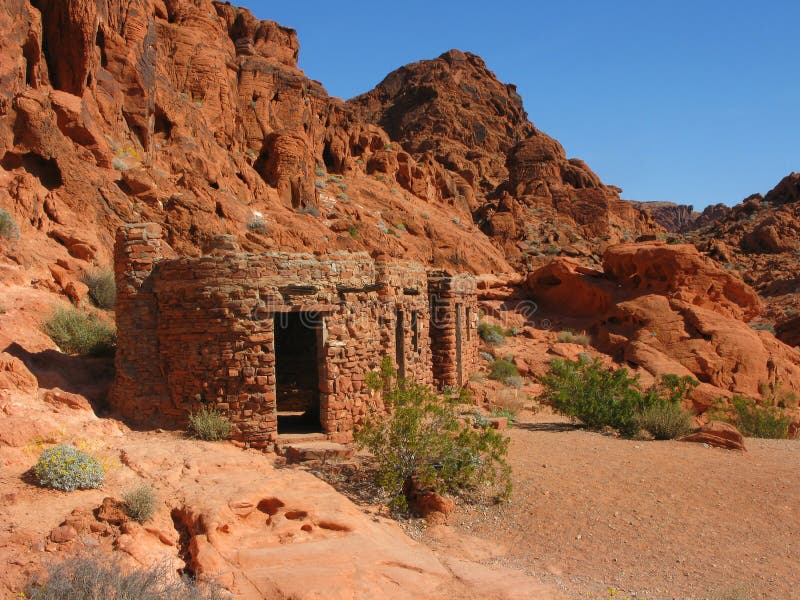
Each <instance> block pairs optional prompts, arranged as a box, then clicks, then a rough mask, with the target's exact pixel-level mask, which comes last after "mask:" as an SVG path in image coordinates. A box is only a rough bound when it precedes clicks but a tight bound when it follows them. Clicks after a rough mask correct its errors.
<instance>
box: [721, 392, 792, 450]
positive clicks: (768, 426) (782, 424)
mask: <svg viewBox="0 0 800 600" xmlns="http://www.w3.org/2000/svg"><path fill="white" fill-rule="evenodd" d="M766 401H768V400H766ZM709 417H710V418H711V419H719V420H721V421H727V422H728V423H730V424H732V425H735V426H736V428H737V429H738V430H739V431H741V432H742V435H744V436H747V437H756V438H769V439H775V440H783V439H786V438H787V437H789V426H790V425H791V423H792V420H791V418H790V417H789V415H788V414H786V412H785V411H784V409H782V408H781V407H779V406H775V405H773V404H759V403H758V402H756V401H755V400H754V399H753V398H746V397H745V396H741V395H738V394H737V395H735V396H734V397H733V398H731V399H730V400H729V401H726V400H725V399H724V398H718V399H717V400H715V401H714V404H713V405H712V407H711V410H710V411H709Z"/></svg>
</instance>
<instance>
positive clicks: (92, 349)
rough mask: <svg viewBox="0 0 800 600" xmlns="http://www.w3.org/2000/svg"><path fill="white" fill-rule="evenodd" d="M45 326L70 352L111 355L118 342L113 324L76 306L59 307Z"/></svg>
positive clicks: (63, 347) (51, 336) (61, 345)
mask: <svg viewBox="0 0 800 600" xmlns="http://www.w3.org/2000/svg"><path fill="white" fill-rule="evenodd" d="M42 329H43V330H44V332H45V333H46V334H47V335H49V336H50V339H52V340H53V341H54V342H55V343H56V344H57V345H58V347H59V348H61V350H62V351H64V352H66V353H67V354H81V355H92V356H103V355H108V354H112V353H113V351H114V346H115V344H116V341H117V335H116V331H115V330H114V327H112V326H111V325H109V324H108V323H106V322H104V321H102V320H101V319H100V318H99V317H98V316H97V315H96V314H94V313H89V312H84V311H82V310H79V309H77V308H73V307H59V308H57V309H56V310H55V311H53V314H52V315H51V316H50V318H49V319H48V320H47V321H45V323H44V325H43V327H42Z"/></svg>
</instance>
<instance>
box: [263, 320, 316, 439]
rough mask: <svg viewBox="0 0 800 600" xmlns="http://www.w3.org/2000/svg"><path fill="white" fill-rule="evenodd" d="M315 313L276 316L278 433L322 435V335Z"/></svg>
mask: <svg viewBox="0 0 800 600" xmlns="http://www.w3.org/2000/svg"><path fill="white" fill-rule="evenodd" d="M321 330H322V316H321V315H320V314H318V313H312V312H291V313H279V314H276V315H275V397H276V404H277V412H278V433H279V434H282V433H321V432H322V422H321V418H320V393H319V372H320V362H319V361H320V344H319V341H320V337H321V336H320V332H321Z"/></svg>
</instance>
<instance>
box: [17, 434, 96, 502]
mask: <svg viewBox="0 0 800 600" xmlns="http://www.w3.org/2000/svg"><path fill="white" fill-rule="evenodd" d="M33 474H34V475H35V476H36V481H37V482H38V483H39V485H41V486H43V487H48V488H52V489H54V490H62V491H64V492H72V491H74V490H88V489H92V488H99V487H101V486H102V485H103V478H104V475H105V473H104V472H103V467H102V466H101V465H100V462H99V461H98V460H97V459H96V458H95V457H94V456H92V455H91V454H87V453H86V452H81V451H80V450H78V449H76V448H73V447H72V446H68V445H66V444H59V445H58V446H53V447H52V448H48V449H47V450H45V451H44V452H42V454H41V455H40V456H39V460H38V461H36V465H35V466H34V467H33Z"/></svg>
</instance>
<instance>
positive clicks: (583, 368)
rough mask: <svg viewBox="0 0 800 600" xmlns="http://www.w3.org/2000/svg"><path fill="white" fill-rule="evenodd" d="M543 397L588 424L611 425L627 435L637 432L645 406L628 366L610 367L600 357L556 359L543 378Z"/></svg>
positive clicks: (567, 413)
mask: <svg viewBox="0 0 800 600" xmlns="http://www.w3.org/2000/svg"><path fill="white" fill-rule="evenodd" d="M540 382H541V383H542V385H543V386H544V388H545V389H544V392H542V396H541V399H542V400H544V401H547V402H549V403H550V404H552V406H553V408H555V409H556V410H557V411H559V412H561V413H563V414H565V415H568V416H570V417H572V418H575V419H579V420H580V421H582V422H583V423H584V424H585V425H586V426H587V427H593V428H599V427H604V426H611V427H613V428H615V429H618V430H619V431H620V432H622V433H623V434H626V435H633V434H634V433H636V427H637V423H636V415H637V413H638V412H639V411H640V410H641V409H642V408H643V404H644V403H643V398H642V394H641V393H640V392H639V390H638V388H637V380H636V379H635V378H634V377H630V376H629V375H628V371H627V369H606V368H604V367H603V366H602V365H601V364H600V361H599V360H597V359H594V360H589V359H587V358H585V357H581V358H580V359H578V360H577V361H570V360H561V359H556V360H554V361H553V362H552V363H550V371H549V372H548V373H547V374H546V375H544V376H542V377H541V378H540Z"/></svg>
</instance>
